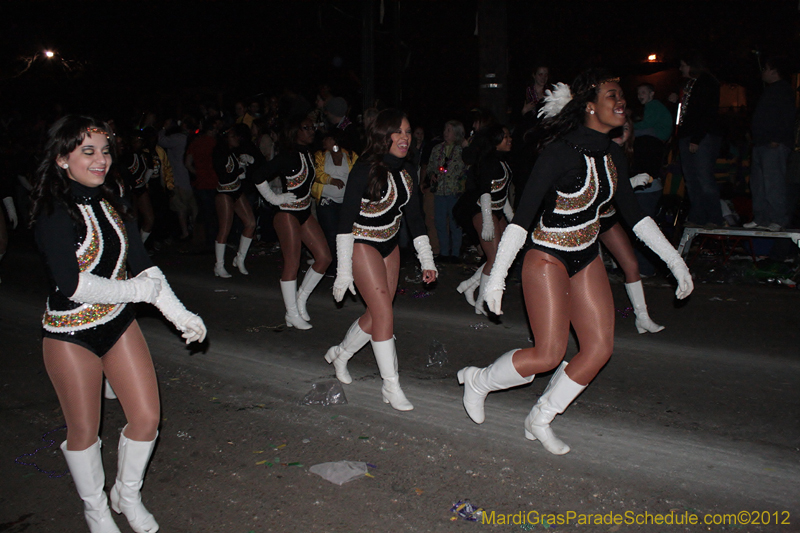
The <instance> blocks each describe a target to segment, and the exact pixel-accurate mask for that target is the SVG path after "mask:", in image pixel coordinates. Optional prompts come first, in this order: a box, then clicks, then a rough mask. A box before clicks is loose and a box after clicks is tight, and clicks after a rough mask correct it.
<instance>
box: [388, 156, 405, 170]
mask: <svg viewBox="0 0 800 533" xmlns="http://www.w3.org/2000/svg"><path fill="white" fill-rule="evenodd" d="M383 162H384V163H386V166H387V167H389V168H390V169H391V170H400V169H401V168H403V165H405V164H406V159H405V158H404V157H397V156H395V155H392V154H388V153H387V154H383Z"/></svg>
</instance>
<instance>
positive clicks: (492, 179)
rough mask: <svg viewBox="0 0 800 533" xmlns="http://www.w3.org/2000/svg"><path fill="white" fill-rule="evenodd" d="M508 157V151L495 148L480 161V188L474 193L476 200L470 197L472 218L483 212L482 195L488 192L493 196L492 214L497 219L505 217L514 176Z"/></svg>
mask: <svg viewBox="0 0 800 533" xmlns="http://www.w3.org/2000/svg"><path fill="white" fill-rule="evenodd" d="M507 158H508V154H507V153H506V152H498V151H497V150H495V152H494V153H493V154H490V155H489V156H487V157H486V158H485V159H484V160H483V161H482V162H481V163H480V170H479V175H478V189H477V191H475V192H474V193H473V196H474V201H473V200H472V198H471V199H470V211H469V212H470V219H471V218H472V217H474V216H475V215H476V214H478V213H480V212H481V196H483V195H484V194H487V193H488V194H489V195H491V197H492V215H493V216H494V218H496V219H497V220H500V219H501V218H503V216H504V211H503V208H504V207H505V205H506V200H507V199H508V188H509V186H510V185H511V176H512V172H511V167H510V166H509V164H508V163H507V162H506V159H507Z"/></svg>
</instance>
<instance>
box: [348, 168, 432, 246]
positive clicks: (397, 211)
mask: <svg viewBox="0 0 800 533" xmlns="http://www.w3.org/2000/svg"><path fill="white" fill-rule="evenodd" d="M383 161H384V163H386V165H387V166H388V167H389V171H390V172H389V177H388V179H387V183H386V187H385V188H384V190H382V191H381V196H380V199H378V200H375V201H372V200H370V199H369V195H368V193H367V187H368V185H369V170H370V163H369V162H366V161H364V160H362V159H359V160H358V161H357V162H356V164H355V165H354V166H353V170H352V171H350V176H349V177H348V179H347V188H346V189H345V193H344V200H343V202H342V209H341V212H340V214H339V231H338V232H337V233H352V234H353V235H354V236H355V242H360V243H364V244H368V245H370V246H372V247H374V248H375V249H377V250H378V251H379V252H380V254H381V256H382V257H387V256H388V255H389V254H390V253H391V252H392V250H394V248H395V247H396V246H397V242H398V236H397V234H398V232H399V231H400V223H401V219H402V217H403V216H404V215H405V220H406V223H407V224H408V229H409V231H410V233H411V237H412V238H416V237H419V236H420V235H425V234H426V230H425V222H424V221H423V218H422V209H421V206H420V198H419V183H418V182H417V174H416V170H415V169H414V166H413V165H412V164H411V163H410V162H408V161H405V160H404V159H400V158H398V157H395V156H393V155H391V154H386V155H384V157H383Z"/></svg>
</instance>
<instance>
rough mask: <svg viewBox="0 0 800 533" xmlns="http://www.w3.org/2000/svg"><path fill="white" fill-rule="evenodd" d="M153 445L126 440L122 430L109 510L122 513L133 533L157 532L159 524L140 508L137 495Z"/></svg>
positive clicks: (145, 510)
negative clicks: (115, 479)
mask: <svg viewBox="0 0 800 533" xmlns="http://www.w3.org/2000/svg"><path fill="white" fill-rule="evenodd" d="M156 438H158V434H156ZM155 445H156V439H153V440H151V441H149V442H142V441H137V440H130V439H129V438H127V437H126V436H125V428H123V429H122V433H120V435H119V457H118V458H117V481H116V483H114V487H112V489H111V508H112V509H114V512H116V513H117V514H119V513H125V518H127V519H128V524H130V526H131V529H133V530H134V531H135V532H136V533H155V532H156V531H158V522H156V519H155V518H153V515H152V514H150V511H148V510H147V509H145V507H144V505H142V494H141V492H140V491H141V489H142V483H143V481H144V472H145V470H147V463H149V462H150V456H151V455H152V453H153V448H154V447H155Z"/></svg>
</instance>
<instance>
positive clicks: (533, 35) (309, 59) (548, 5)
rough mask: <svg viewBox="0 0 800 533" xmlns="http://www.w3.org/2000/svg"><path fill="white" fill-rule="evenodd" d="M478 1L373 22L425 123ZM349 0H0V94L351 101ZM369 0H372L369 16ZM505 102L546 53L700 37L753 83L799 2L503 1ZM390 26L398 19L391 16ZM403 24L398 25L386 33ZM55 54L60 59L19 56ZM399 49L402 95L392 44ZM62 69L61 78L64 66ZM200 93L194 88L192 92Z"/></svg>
mask: <svg viewBox="0 0 800 533" xmlns="http://www.w3.org/2000/svg"><path fill="white" fill-rule="evenodd" d="M476 3H477V0H463V1H456V0H452V1H409V0H407V1H403V2H401V3H400V16H399V18H397V17H395V16H394V12H393V10H392V2H390V0H386V2H385V5H386V8H387V9H386V10H387V15H386V18H385V19H384V23H383V24H379V23H376V34H375V46H376V60H377V64H376V93H377V96H379V97H382V98H383V99H384V101H386V102H387V103H388V104H393V105H398V104H399V105H400V106H402V107H404V108H405V109H407V110H408V111H409V112H410V114H411V115H412V118H413V117H414V116H416V117H418V119H417V120H424V121H426V122H430V121H432V120H433V118H432V117H436V120H440V119H441V118H442V117H446V116H447V115H457V114H459V113H463V111H464V110H465V109H468V108H469V107H470V106H473V105H475V104H476V103H477V98H478V96H477V78H478V38H477V37H475V36H474V30H475V12H476ZM361 5H362V4H361V2H358V1H331V2H324V1H282V2H272V1H261V2H256V1H237V2H234V1H222V0H216V1H215V0H195V1H185V0H172V1H170V0H162V1H158V2H156V1H151V0H145V1H123V0H111V1H108V0H106V1H104V2H99V1H94V0H85V1H75V2H64V1H58V2H55V1H36V0H27V1H17V0H5V1H4V2H2V5H0V17H1V20H2V22H0V30H1V31H0V43H1V45H2V46H0V69H1V70H0V83H2V85H0V90H2V94H3V98H2V105H3V106H4V107H5V108H6V109H5V112H8V109H9V106H10V108H11V109H19V107H20V104H22V105H23V106H25V107H30V106H31V105H39V106H45V107H52V105H53V103H54V102H57V101H59V102H64V103H65V105H66V106H67V107H68V108H80V109H82V110H92V109H98V110H102V112H107V113H111V112H117V113H129V114H130V113H133V112H135V111H137V110H140V109H142V108H152V109H157V110H160V111H167V110H172V109H173V108H175V107H176V106H177V105H178V104H180V103H183V105H184V110H188V109H187V108H188V107H189V106H190V105H191V102H193V101H196V100H198V99H201V98H202V99H217V98H218V95H220V94H221V95H222V97H223V99H224V101H225V103H226V105H228V104H230V103H232V101H233V100H234V99H236V98H244V97H247V96H250V95H254V94H259V93H267V94H278V93H280V92H281V91H282V90H283V89H284V87H293V88H295V90H297V91H299V92H301V93H302V94H303V95H305V96H306V98H308V99H313V95H314V93H315V89H316V87H317V86H318V85H319V84H320V83H323V82H328V83H330V84H331V86H332V89H333V91H334V93H337V94H341V95H343V96H345V97H346V98H348V100H350V102H351V104H355V105H356V106H358V105H359V104H360V96H359V94H358V89H359V76H360V69H361V59H360V58H361V50H360V46H361ZM379 5H380V2H379V0H375V6H376V9H375V11H376V13H378V12H379V8H378V6H379ZM508 12H509V45H510V46H509V61H510V72H511V74H510V79H509V87H510V91H511V102H510V104H511V105H514V106H516V100H520V101H521V99H522V95H523V90H524V86H525V84H526V82H527V78H528V75H529V73H530V69H531V68H532V66H533V65H535V64H536V63H537V62H539V61H544V62H546V63H548V64H549V65H550V67H551V72H552V73H553V76H552V77H551V81H559V80H560V81H570V80H571V79H572V77H574V75H575V74H576V73H577V72H578V71H579V70H581V69H582V68H584V67H586V66H592V65H604V66H610V67H612V68H614V69H616V70H617V71H618V72H619V73H620V74H622V75H630V74H636V73H643V72H645V70H644V69H645V68H646V67H644V66H643V65H642V64H641V61H642V59H643V58H644V57H645V56H646V55H647V54H648V53H653V52H655V53H658V54H659V55H660V56H663V57H664V58H665V64H664V66H663V68H672V67H674V66H676V65H677V61H678V56H679V54H680V50H681V49H685V48H688V47H697V46H702V47H705V48H708V49H709V50H710V52H711V56H712V58H713V59H714V60H715V63H714V65H715V68H714V71H715V72H716V73H717V74H718V75H719V77H720V78H721V79H723V81H736V82H740V83H743V84H745V85H752V86H753V87H754V88H757V82H758V79H759V78H758V71H757V66H758V65H757V62H756V55H755V54H753V53H752V50H754V49H759V50H762V51H763V54H769V53H771V52H782V53H790V52H795V51H798V50H800V46H798V45H799V44H800V42H799V41H800V38H799V37H798V35H799V34H800V25H799V22H798V21H799V19H800V16H799V15H800V13H798V0H760V1H757V0H724V1H718V0H671V1H646V0H640V1H637V2H632V1H614V2H611V1H605V0H587V1H578V0H562V1H558V0H551V1H548V2H544V1H540V0H528V1H514V0H509V1H508ZM396 25H399V26H396ZM396 27H399V31H395V28H396ZM44 48H52V49H54V50H56V51H57V52H58V54H59V56H58V57H59V58H60V59H62V60H63V61H61V62H58V61H50V62H45V61H44V60H39V61H36V62H35V63H34V65H33V67H32V68H31V69H30V70H28V71H27V72H25V73H24V74H22V75H19V76H15V74H17V73H18V72H19V71H20V70H21V69H22V68H23V66H24V64H23V62H22V61H20V59H19V58H21V57H31V56H33V55H34V54H36V53H38V52H40V51H41V50H42V49H44ZM398 49H399V50H400V57H401V60H400V65H401V69H402V89H403V91H402V95H403V100H402V101H401V102H395V101H392V99H393V95H394V94H395V91H393V90H392V84H393V83H396V79H397V77H396V72H395V68H394V67H395V65H396V63H395V62H393V57H394V55H393V53H394V51H395V50H398ZM67 67H69V69H70V71H69V72H64V71H65V70H66V69H67ZM196 95H200V96H196Z"/></svg>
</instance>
